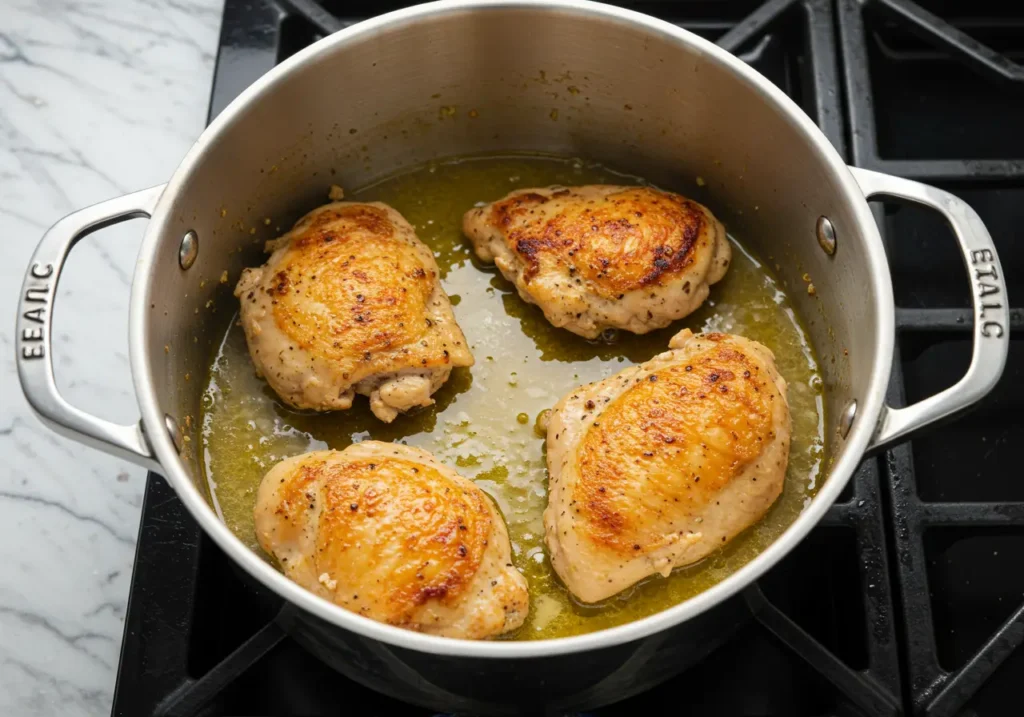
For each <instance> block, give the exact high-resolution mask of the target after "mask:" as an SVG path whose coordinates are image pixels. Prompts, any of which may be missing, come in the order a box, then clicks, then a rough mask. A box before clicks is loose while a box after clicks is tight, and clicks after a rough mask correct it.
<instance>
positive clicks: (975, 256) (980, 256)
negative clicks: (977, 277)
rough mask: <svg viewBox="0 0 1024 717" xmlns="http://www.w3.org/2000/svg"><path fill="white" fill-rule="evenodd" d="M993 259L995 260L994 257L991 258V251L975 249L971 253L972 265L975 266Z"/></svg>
mask: <svg viewBox="0 0 1024 717" xmlns="http://www.w3.org/2000/svg"><path fill="white" fill-rule="evenodd" d="M993 259H995V257H994V256H992V250H991V249H975V250H974V251H972V252H971V263H972V264H977V263H978V262H979V261H992V260H993Z"/></svg>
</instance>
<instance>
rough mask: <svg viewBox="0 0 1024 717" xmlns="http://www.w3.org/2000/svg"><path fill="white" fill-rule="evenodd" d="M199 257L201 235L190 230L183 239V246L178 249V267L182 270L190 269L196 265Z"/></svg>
mask: <svg viewBox="0 0 1024 717" xmlns="http://www.w3.org/2000/svg"><path fill="white" fill-rule="evenodd" d="M197 256H199V235H198V234H196V233H195V232H194V231H191V230H190V231H188V232H187V233H186V234H185V236H183V237H182V238H181V246H179V247H178V265H179V266H180V267H181V268H182V269H188V268H190V267H191V266H192V265H193V264H195V263H196V257H197Z"/></svg>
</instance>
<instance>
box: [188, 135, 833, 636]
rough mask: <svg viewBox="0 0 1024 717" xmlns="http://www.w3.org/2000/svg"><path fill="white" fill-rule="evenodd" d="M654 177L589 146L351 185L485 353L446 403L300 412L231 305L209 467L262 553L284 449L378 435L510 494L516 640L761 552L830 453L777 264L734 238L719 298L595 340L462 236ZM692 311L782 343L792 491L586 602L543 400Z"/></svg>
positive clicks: (616, 367) (622, 619) (612, 615)
mask: <svg viewBox="0 0 1024 717" xmlns="http://www.w3.org/2000/svg"><path fill="white" fill-rule="evenodd" d="M640 183H642V181H641V180H640V179H638V178H636V177H631V176H626V175H622V174H617V173H615V172H612V171H611V170H609V169H606V168H604V167H602V166H600V165H597V164H592V163H587V162H583V161H580V160H572V159H561V158H553V157H548V156H536V155H511V156H503V157H489V158H481V157H472V158H465V159H453V160H449V161H439V162H434V163H431V164H430V165H427V166H424V167H418V168H416V169H413V170H412V171H408V172H405V173H402V174H399V175H396V176H393V177H390V178H388V179H385V180H383V181H380V182H378V183H376V184H373V185H371V186H368V187H365V188H363V189H360V190H358V191H348V192H347V193H346V199H347V200H351V201H382V202H386V203H388V204H390V205H391V206H393V207H394V208H395V209H397V210H398V211H399V212H401V213H402V214H403V215H405V217H406V218H407V219H408V220H409V222H410V223H411V224H412V225H413V226H414V227H415V228H416V231H417V233H418V235H419V237H420V239H422V240H423V241H424V242H425V243H426V244H427V246H429V247H431V248H432V249H433V250H434V256H435V257H436V258H437V263H438V264H439V265H440V267H441V278H442V281H443V283H444V288H445V290H446V291H447V292H448V294H449V295H450V296H451V298H452V304H454V307H455V315H456V317H457V318H458V321H459V324H460V325H461V326H462V328H463V330H464V331H465V334H466V337H467V339H468V341H469V343H470V346H471V348H472V350H473V355H474V356H475V358H476V364H475V365H474V366H473V367H471V368H469V369H455V371H454V372H453V373H452V376H451V379H450V380H449V381H448V382H447V383H446V384H445V385H444V386H443V387H442V388H441V389H440V390H439V391H438V392H437V393H436V394H434V398H435V400H436V404H435V405H433V406H430V407H429V408H424V409H420V410H419V411H417V412H415V413H412V414H409V415H404V416H400V417H399V418H397V419H396V420H395V421H394V423H392V424H390V425H386V424H384V423H382V422H380V421H379V420H377V419H376V418H374V417H373V415H372V414H371V413H370V410H369V407H368V405H367V400H366V399H365V398H364V397H362V396H359V397H357V399H356V402H355V404H354V406H353V407H352V409H351V410H348V411H341V412H337V413H332V414H314V413H310V412H300V411H295V410H292V409H290V408H288V407H286V406H285V405H284V404H282V403H281V402H280V401H279V400H278V399H277V398H276V397H275V395H274V393H273V391H271V390H270V388H268V387H267V385H266V384H265V383H264V382H263V381H262V380H261V379H258V378H257V377H256V376H255V374H254V370H253V366H252V363H251V361H250V359H249V353H248V350H247V348H246V344H245V336H244V334H243V333H242V329H241V327H239V326H236V325H235V323H236V322H235V320H234V319H233V320H232V321H231V323H230V327H229V328H228V329H227V332H226V334H225V335H224V337H223V341H222V342H221V344H220V345H219V346H218V347H217V351H216V355H215V356H214V357H213V359H212V365H211V368H210V374H209V382H208V385H207V387H206V391H205V394H204V396H203V414H202V448H203V453H204V456H203V457H204V466H205V470H206V479H207V482H208V485H209V487H210V493H211V497H212V500H213V503H214V506H215V507H216V509H217V511H218V513H219V514H220V515H221V516H222V517H223V520H224V521H225V523H226V524H227V525H228V527H229V528H230V529H231V530H232V531H233V532H234V533H235V534H236V535H237V536H238V537H239V538H240V539H241V540H242V542H244V543H245V544H246V545H248V546H249V547H250V548H252V549H253V550H255V551H257V552H260V553H262V551H261V550H260V548H259V546H258V544H257V542H256V535H255V531H254V528H253V505H254V504H255V501H256V490H257V487H258V486H259V483H260V479H261V478H262V477H263V475H264V473H266V471H267V470H269V469H270V468H271V467H272V466H273V465H274V464H275V463H276V462H277V461H279V460H281V459H283V458H286V457H288V456H293V455H295V454H298V453H303V452H306V451H312V450H321V449H325V448H334V449H338V450H340V449H342V448H345V447H346V446H348V445H349V444H351V443H353V442H355V441H360V440H363V439H366V438H373V439H376V440H380V441H397V442H400V443H406V444H408V445H413V446H419V447H421V448H424V449H426V450H428V451H431V452H432V453H433V454H434V455H435V456H437V458H438V459H439V460H441V461H442V462H444V463H446V464H448V465H449V466H452V467H454V468H455V469H456V470H458V471H459V473H461V474H462V475H463V476H466V477H467V478H471V479H473V480H474V481H476V483H477V485H479V486H480V487H481V488H482V489H483V490H484V491H486V492H487V493H488V495H490V496H491V497H492V498H493V499H494V500H495V502H496V503H497V504H498V506H499V508H500V509H501V512H502V514H503V515H504V517H505V520H506V522H507V523H508V529H509V535H510V537H511V540H512V553H513V560H514V561H515V564H516V566H517V567H518V568H519V569H520V570H521V571H522V572H523V573H524V574H525V575H526V577H527V579H528V580H529V582H530V615H529V617H528V618H527V620H526V622H525V624H524V625H523V626H522V627H521V628H520V629H518V630H516V631H515V632H513V633H510V634H509V635H506V636H505V637H504V639H517V640H533V639H542V638H554V637H568V636H572V635H579V634H582V633H586V632H592V631H594V630H600V629H604V628H608V627H613V626H616V625H621V624H623V623H627V622H630V621H633V620H637V619H639V618H642V617H646V616H648V615H652V614H654V613H656V612H659V611H661V610H664V609H665V608H668V607H671V606H672V605H675V604H677V603H679V602H682V601H683V600H685V599H687V598H689V597H692V596H693V595H696V594H698V593H700V592H702V591H703V590H706V589H707V588H709V587H711V586H712V585H714V584H715V583H718V582H720V581H721V580H723V579H724V578H725V577H727V576H728V575H729V574H731V573H733V572H735V571H736V570H737V569H739V568H740V567H742V566H743V565H744V564H746V563H747V562H749V561H750V560H751V559H753V558H754V557H755V556H757V555H758V554H759V553H760V552H761V551H762V550H764V549H765V548H766V547H767V546H768V545H769V544H770V543H771V542H772V541H774V540H775V539H776V538H777V537H778V536H779V535H780V534H781V533H782V532H783V531H784V530H785V529H786V528H787V527H788V526H789V525H790V524H791V523H792V522H793V521H794V520H795V519H796V518H797V516H798V515H799V513H800V512H801V511H802V510H803V509H804V507H805V506H806V505H807V503H808V501H809V500H810V499H811V498H812V497H813V496H814V494H815V493H816V491H817V488H818V480H819V476H820V471H821V468H822V460H823V458H824V449H823V446H824V443H823V430H824V420H823V419H824V416H823V403H822V395H821V379H820V376H819V374H818V368H817V364H816V359H815V356H814V352H813V350H812V348H811V345H810V342H809V341H808V338H807V335H806V333H805V331H804V330H803V328H802V327H801V326H800V322H799V320H798V318H797V316H796V314H795V312H794V311H793V308H792V306H791V305H790V302H789V300H788V298H787V297H786V295H785V293H784V292H783V291H782V289H781V287H780V285H779V283H778V282H777V281H776V280H775V279H774V277H773V276H772V275H771V273H770V272H769V271H768V270H767V268H766V267H765V266H764V265H762V264H761V263H760V262H759V261H758V260H757V259H756V258H755V257H753V256H752V255H751V254H750V253H748V252H747V251H746V250H745V249H744V248H743V245H742V244H740V243H738V242H736V241H735V240H733V247H734V252H733V261H732V266H731V267H730V269H729V272H728V274H726V277H725V279H723V280H722V281H721V282H720V283H718V284H716V285H714V286H712V287H711V295H710V297H709V299H708V301H707V302H705V304H704V306H702V307H701V308H700V309H698V310H697V311H696V312H695V313H693V314H691V315H690V316H688V317H686V318H685V319H682V320H680V321H677V322H675V323H674V324H672V325H671V326H669V327H668V328H665V329H662V330H659V331H654V332H652V333H649V334H646V335H644V336H635V335H631V334H626V333H621V334H618V335H614V336H605V340H600V341H588V340H586V339H583V338H580V337H578V336H576V335H574V334H571V333H569V332H568V331H565V330H562V329H557V328H555V327H553V326H551V325H550V324H549V323H548V322H547V321H546V320H545V319H544V317H543V315H542V314H541V312H540V310H539V309H537V308H536V307H535V306H531V305H529V304H526V303H525V302H523V301H522V300H521V299H520V298H519V296H518V295H517V294H516V292H515V289H514V287H513V286H512V285H511V284H510V283H509V282H507V281H505V280H504V279H503V278H502V277H501V276H500V274H498V272H497V270H496V269H495V268H493V267H490V266H482V265H480V263H479V262H477V261H476V259H475V257H474V256H473V255H472V250H471V248H470V245H469V242H468V241H467V240H466V239H465V238H464V237H463V236H462V232H461V224H462V215H463V213H464V212H465V211H466V210H467V209H470V208H471V207H473V206H474V205H475V204H477V203H480V202H489V201H492V200H495V199H498V198H499V197H501V196H504V195H505V194H506V193H507V192H509V191H511V190H513V189H518V188H521V187H531V186H547V185H551V184H564V185H571V184H640ZM326 189H327V188H326V187H325V188H324V190H325V201H326ZM310 208H311V207H310ZM686 327H688V328H690V329H692V330H693V331H695V332H697V331H723V332H729V333H735V334H740V335H742V336H746V337H748V338H751V339H754V340H755V341H759V342H761V343H763V344H764V345H766V346H767V347H768V348H769V349H771V350H772V351H773V352H774V354H775V360H776V365H777V366H778V369H779V371H780V372H781V374H782V375H783V377H785V379H786V381H787V382H788V384H789V393H788V398H789V405H790V411H791V414H792V421H793V435H792V443H791V448H790V457H789V468H788V470H787V472H786V481H785V487H784V488H783V491H782V495H781V496H780V497H779V499H778V500H777V501H776V502H775V504H774V505H773V506H772V508H771V509H770V510H769V512H768V514H767V515H766V516H765V517H764V519H763V520H761V521H760V522H759V523H757V524H756V525H755V526H753V527H752V528H750V529H749V530H747V531H746V532H745V533H743V534H741V535H739V536H738V537H736V538H735V539H734V540H732V541H731V542H730V543H729V544H727V545H726V546H725V547H724V548H723V549H721V550H720V551H718V552H716V553H714V554H713V555H711V556H709V557H708V558H706V559H704V560H703V561H701V562H699V563H697V564H695V565H691V566H689V567H685V568H680V569H678V570H676V571H675V572H673V573H672V575H670V576H669V577H668V578H663V577H661V576H658V575H656V576H653V577H650V578H647V579H646V580H644V581H642V582H641V583H639V584H637V585H635V586H633V587H631V588H629V589H627V590H626V591H624V592H622V593H620V594H619V595H616V596H615V597H613V598H610V599H608V600H606V601H604V602H603V603H600V604H597V605H583V604H580V603H578V602H577V601H575V600H574V599H573V598H572V596H571V595H569V593H568V592H567V591H566V589H565V588H564V587H563V586H562V585H561V583H560V582H559V580H558V579H557V577H556V576H555V574H554V572H553V570H552V569H551V563H550V561H549V560H548V557H547V553H546V549H545V546H544V525H543V520H542V514H543V512H544V507H545V505H546V502H547V500H546V497H547V479H548V477H547V469H546V467H545V460H544V440H543V438H541V437H540V436H539V435H538V434H537V433H536V432H535V427H534V424H535V422H536V419H537V416H538V414H540V413H541V412H542V411H544V410H545V409H548V408H550V407H552V406H553V405H554V404H555V403H556V402H557V401H558V399H559V398H561V396H562V395H563V394H565V393H566V392H567V391H570V390H572V389H573V388H575V387H577V386H579V385H580V384H584V383H589V382H591V381H597V380H599V379H602V378H604V377H606V376H608V375H610V374H613V373H616V372H618V371H620V370H622V369H623V368H626V367H627V366H630V365H633V364H636V363H642V362H643V361H646V360H647V359H649V358H651V357H652V356H654V355H655V354H658V353H661V352H662V351H666V350H668V340H669V338H670V337H671V336H672V335H673V334H675V333H676V332H677V331H679V330H681V329H683V328H686ZM264 557H266V556H264ZM267 559H268V560H270V558H267Z"/></svg>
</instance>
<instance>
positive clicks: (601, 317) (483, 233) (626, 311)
mask: <svg viewBox="0 0 1024 717" xmlns="http://www.w3.org/2000/svg"><path fill="white" fill-rule="evenodd" d="M462 226H463V231H464V232H465V234H466V235H467V236H468V237H469V238H470V240H471V241H472V242H473V248H474V249H475V250H476V254H477V256H478V257H479V258H480V259H481V260H482V261H488V262H490V261H493V262H494V263H495V264H496V265H497V267H498V269H499V270H500V271H501V273H502V274H503V275H504V277H505V278H506V279H508V280H509V281H511V282H513V283H514V284H515V285H516V289H518V291H519V295H520V296H521V297H522V298H523V300H524V301H527V302H529V303H531V304H536V305H537V306H539V307H540V309H541V311H543V312H544V316H545V317H546V318H547V320H548V321H550V322H551V323H552V324H554V325H555V326H559V327H562V328H565V329H568V330H569V331H572V332H573V333H574V334H579V335H580V336H584V337H587V338H595V337H597V336H599V335H600V334H601V332H602V331H603V330H605V329H609V328H611V329H625V330H626V331H631V332H633V333H636V334H644V333H647V332H648V331H652V330H654V329H660V328H662V327H663V326H668V325H669V324H670V323H671V322H673V321H675V320H676V319H680V318H682V317H684V316H686V315H687V314H689V313H691V312H692V311H694V310H695V309H696V308H697V307H698V306H700V305H701V304H702V303H703V302H704V300H705V299H706V298H707V296H708V286H709V285H710V284H714V283H715V282H716V281H719V280H720V279H721V278H722V277H723V276H725V272H726V269H727V268H728V266H729V260H730V259H731V258H732V249H731V248H730V246H729V240H728V239H727V238H726V236H725V229H724V227H722V224H721V222H719V221H718V220H717V219H715V217H714V216H713V215H712V214H711V212H710V211H708V210H707V209H706V208H705V207H703V206H702V205H700V204H698V203H697V202H694V201H691V200H689V199H687V198H685V197H682V196H680V195H678V194H673V193H671V192H663V191H660V190H657V189H653V188H651V187H619V186H609V185H589V186H583V187H548V188H545V189H520V190H517V191H515V192H512V193H511V194H509V195H507V196H506V197H505V198H504V199H501V200H499V201H496V202H493V203H491V204H488V205H486V206H483V207H479V208H476V209H471V210H470V211H468V212H467V213H466V215H465V216H464V217H463V222H462Z"/></svg>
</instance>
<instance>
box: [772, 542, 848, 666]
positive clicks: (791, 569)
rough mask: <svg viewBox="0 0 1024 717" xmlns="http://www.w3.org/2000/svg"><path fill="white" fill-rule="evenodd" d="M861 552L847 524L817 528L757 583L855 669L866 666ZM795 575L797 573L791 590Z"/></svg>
mask: <svg viewBox="0 0 1024 717" xmlns="http://www.w3.org/2000/svg"><path fill="white" fill-rule="evenodd" d="M860 552H861V551H860V550H859V549H858V545H857V536H856V534H855V533H854V531H853V530H852V529H850V528H847V527H820V528H817V529H816V530H814V531H812V532H811V533H810V535H808V536H807V537H806V538H805V539H804V540H803V542H801V543H800V544H799V545H798V546H797V547H796V548H795V549H794V550H793V551H792V552H791V553H790V554H789V555H787V556H786V557H785V559H783V561H782V562H781V563H780V564H779V566H778V567H777V568H776V569H774V570H771V571H769V572H768V573H767V574H766V575H765V576H764V577H763V578H761V580H760V582H759V583H758V584H759V585H760V586H761V589H762V590H763V591H764V594H765V596H766V597H767V598H768V600H769V601H770V602H771V603H772V604H773V605H775V606H776V607H777V608H779V609H780V610H781V611H782V612H784V613H785V614H786V615H787V616H789V618H790V619H792V620H793V621H794V622H796V623H797V624H798V625H799V626H800V627H802V628H803V629H804V630H806V631H807V632H808V634H810V635H811V637H813V638H814V639H816V640H817V641H818V642H820V643H821V644H822V645H824V646H825V647H826V648H828V650H829V651H830V652H832V653H833V654H835V655H836V656H838V657H839V658H840V659H842V660H843V662H845V663H846V664H847V665H848V666H849V667H852V668H853V669H855V670H861V669H866V668H867V667H868V653H867V645H866V643H865V635H866V633H867V624H866V619H865V616H864V585H863V580H862V576H861V570H860V567H859V565H858V560H857V559H856V557H855V556H857V555H858V554H860ZM794 576H802V578H801V582H800V588H799V589H796V590H794V589H793V588H794V584H793V578H794Z"/></svg>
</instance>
